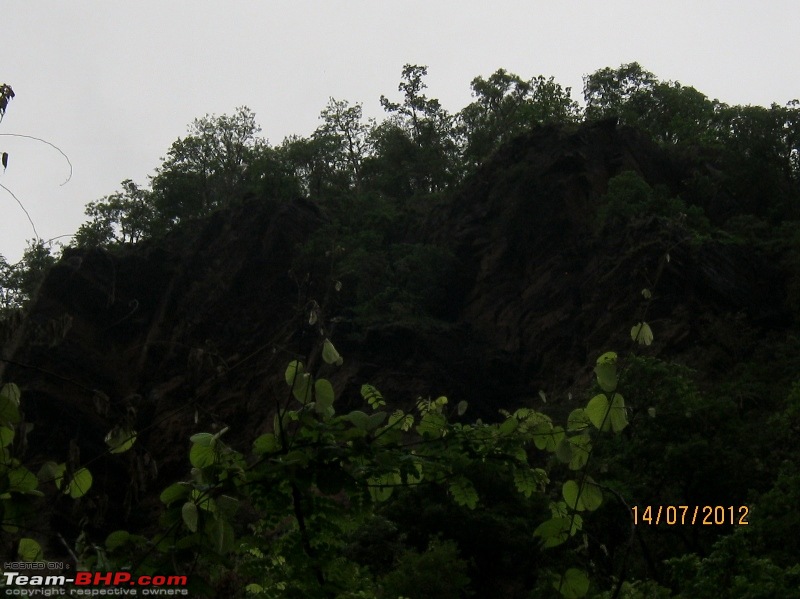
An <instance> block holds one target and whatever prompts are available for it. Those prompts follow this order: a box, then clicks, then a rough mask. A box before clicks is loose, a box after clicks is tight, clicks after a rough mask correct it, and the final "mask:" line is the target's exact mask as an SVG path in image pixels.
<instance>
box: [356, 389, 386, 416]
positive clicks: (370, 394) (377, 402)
mask: <svg viewBox="0 0 800 599" xmlns="http://www.w3.org/2000/svg"><path fill="white" fill-rule="evenodd" d="M361 397H363V398H364V400H365V401H366V402H367V403H368V404H369V405H370V407H371V408H372V409H373V410H377V409H378V408H380V407H382V406H385V405H386V402H385V401H384V399H383V395H382V394H381V392H380V391H378V390H377V389H376V388H375V387H373V386H372V385H369V384H364V385H361Z"/></svg>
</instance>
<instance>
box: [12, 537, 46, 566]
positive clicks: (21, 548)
mask: <svg viewBox="0 0 800 599" xmlns="http://www.w3.org/2000/svg"><path fill="white" fill-rule="evenodd" d="M17 555H18V556H19V559H21V560H22V561H23V562H38V561H41V560H42V558H43V557H44V555H43V554H42V547H41V545H39V543H37V542H36V541H34V540H33V539H29V538H27V537H23V538H21V539H20V540H19V545H17Z"/></svg>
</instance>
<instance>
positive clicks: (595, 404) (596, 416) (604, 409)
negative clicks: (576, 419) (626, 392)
mask: <svg viewBox="0 0 800 599" xmlns="http://www.w3.org/2000/svg"><path fill="white" fill-rule="evenodd" d="M609 406H610V404H609V403H608V397H606V394H605V393H601V394H600V395H595V396H594V397H593V398H592V399H590V400H589V403H588V404H587V405H586V415H587V416H588V417H589V421H590V422H591V423H592V424H593V425H594V426H595V428H597V429H598V430H603V431H607V430H609V429H610V428H611V422H610V420H609V418H608V416H607V415H608V410H609Z"/></svg>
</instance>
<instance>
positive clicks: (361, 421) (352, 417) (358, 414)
mask: <svg viewBox="0 0 800 599" xmlns="http://www.w3.org/2000/svg"><path fill="white" fill-rule="evenodd" d="M343 418H344V420H348V421H350V422H351V423H353V426H355V427H356V428H357V429H360V430H362V431H366V430H367V425H368V423H369V416H367V415H366V414H365V413H364V412H362V411H360V410H353V411H352V412H350V413H349V414H347V415H345V416H344V417H343Z"/></svg>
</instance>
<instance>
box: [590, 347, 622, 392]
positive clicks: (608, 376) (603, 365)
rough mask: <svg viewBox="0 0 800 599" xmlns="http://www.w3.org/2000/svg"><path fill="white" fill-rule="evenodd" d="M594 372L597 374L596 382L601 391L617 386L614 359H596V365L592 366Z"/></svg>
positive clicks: (611, 389) (610, 389)
mask: <svg viewBox="0 0 800 599" xmlns="http://www.w3.org/2000/svg"><path fill="white" fill-rule="evenodd" d="M615 357H616V356H615ZM601 358H602V356H601ZM594 373H595V375H597V384H598V385H600V388H601V389H602V390H603V391H607V392H611V391H613V390H614V389H616V388H617V364H616V360H614V361H612V360H604V361H602V362H601V361H600V360H598V361H597V365H596V366H595V367H594Z"/></svg>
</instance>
